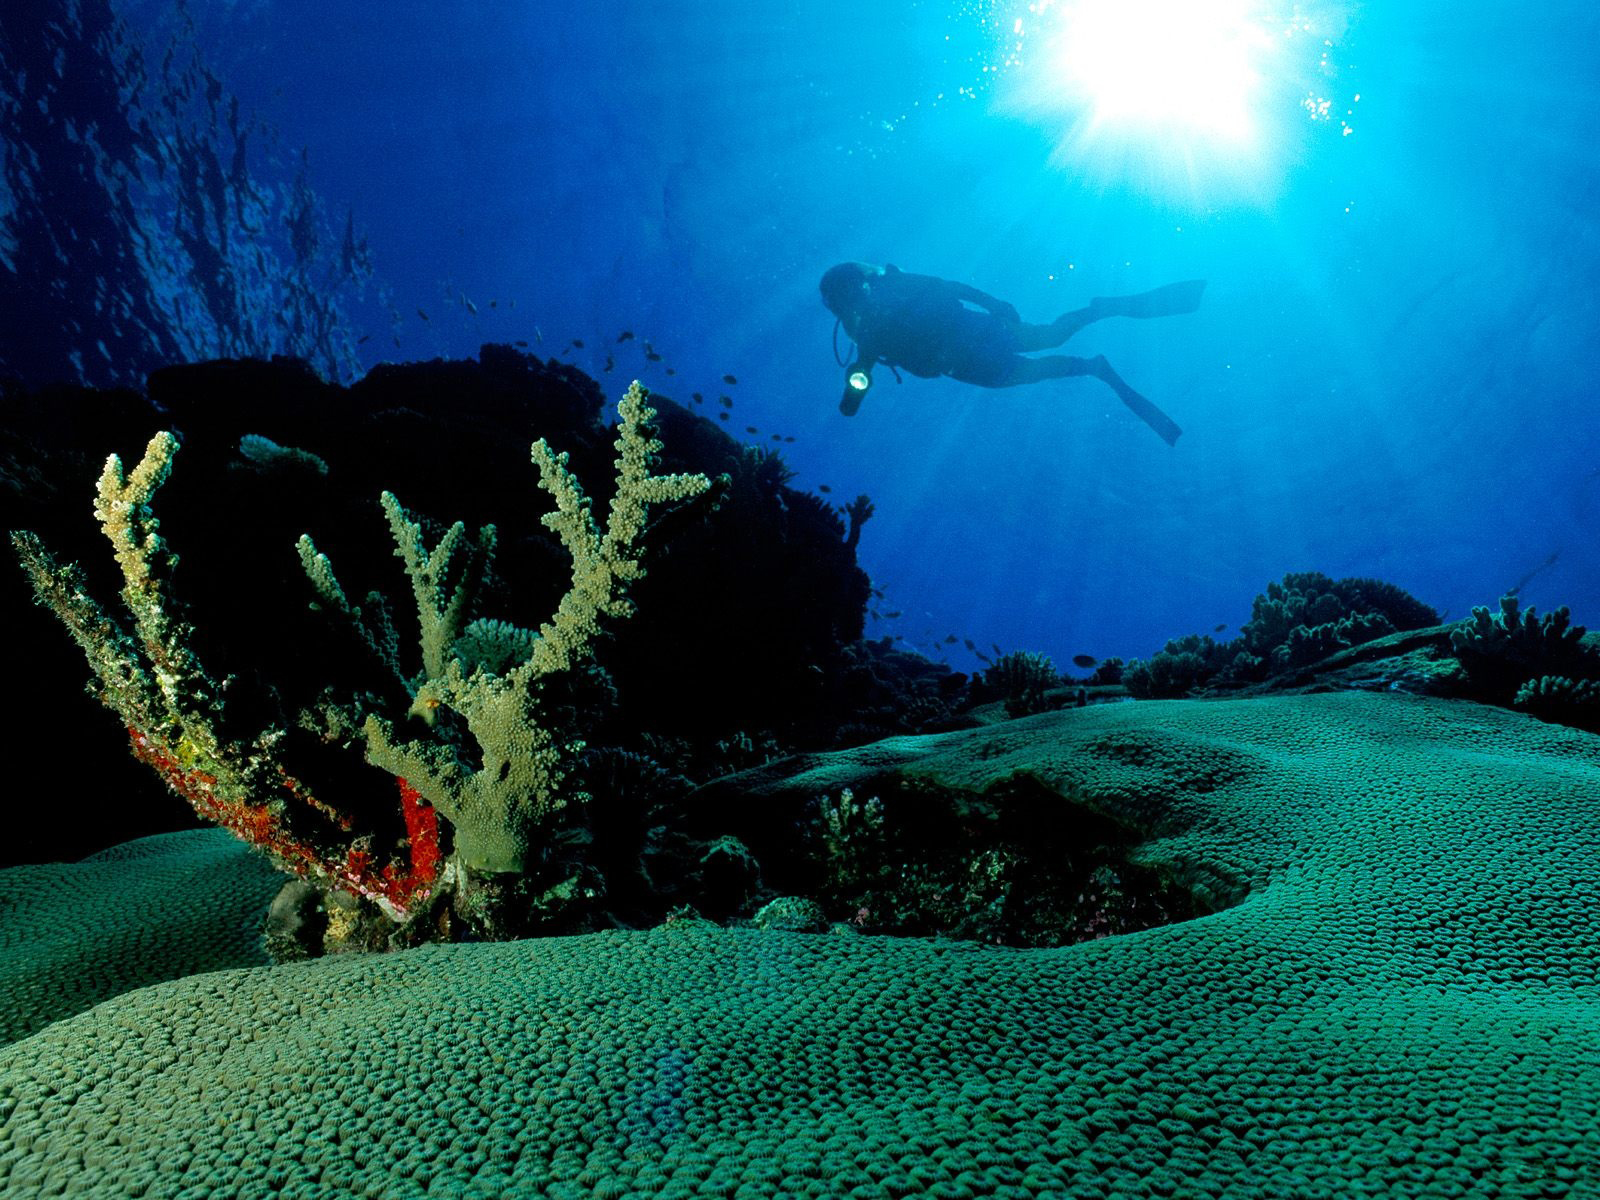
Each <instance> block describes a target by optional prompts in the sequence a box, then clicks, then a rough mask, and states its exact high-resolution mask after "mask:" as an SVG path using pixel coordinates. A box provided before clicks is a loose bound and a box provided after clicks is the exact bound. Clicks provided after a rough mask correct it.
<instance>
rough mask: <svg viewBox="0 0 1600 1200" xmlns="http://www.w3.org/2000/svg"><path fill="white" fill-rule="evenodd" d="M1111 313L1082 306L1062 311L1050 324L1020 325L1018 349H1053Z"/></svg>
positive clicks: (1017, 335)
mask: <svg viewBox="0 0 1600 1200" xmlns="http://www.w3.org/2000/svg"><path fill="white" fill-rule="evenodd" d="M1109 315H1110V314H1109V313H1096V312H1095V311H1094V310H1093V309H1088V308H1080V309H1077V310H1076V311H1074V312H1069V313H1062V314H1061V315H1060V316H1059V317H1057V318H1056V319H1055V320H1054V321H1051V322H1050V324H1048V325H1028V324H1023V325H1019V326H1018V327H1017V333H1016V338H1017V349H1018V350H1021V351H1023V352H1024V353H1026V352H1028V351H1030V350H1052V349H1054V348H1055V347H1057V346H1059V345H1061V343H1063V342H1065V341H1066V340H1067V339H1068V338H1070V337H1071V336H1072V335H1073V334H1075V333H1077V332H1078V330H1080V329H1082V328H1083V327H1084V326H1085V325H1087V324H1089V323H1090V322H1091V321H1098V320H1100V318H1101V317H1103V316H1109Z"/></svg>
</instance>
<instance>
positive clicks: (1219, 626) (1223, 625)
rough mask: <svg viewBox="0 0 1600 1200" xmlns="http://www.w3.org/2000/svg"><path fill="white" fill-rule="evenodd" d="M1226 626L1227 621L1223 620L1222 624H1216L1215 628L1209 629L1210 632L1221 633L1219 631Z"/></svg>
mask: <svg viewBox="0 0 1600 1200" xmlns="http://www.w3.org/2000/svg"><path fill="white" fill-rule="evenodd" d="M1227 627H1228V623H1227V622H1226V621H1224V622H1223V623H1222V624H1221V625H1218V626H1217V627H1216V628H1215V629H1213V630H1212V631H1211V632H1212V633H1221V632H1222V631H1223V630H1224V629H1226V628H1227Z"/></svg>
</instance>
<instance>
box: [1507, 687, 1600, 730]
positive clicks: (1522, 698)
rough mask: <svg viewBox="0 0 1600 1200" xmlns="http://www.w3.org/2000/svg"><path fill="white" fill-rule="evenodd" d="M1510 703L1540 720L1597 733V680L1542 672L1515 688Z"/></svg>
mask: <svg viewBox="0 0 1600 1200" xmlns="http://www.w3.org/2000/svg"><path fill="white" fill-rule="evenodd" d="M1511 703H1512V707H1514V708H1519V709H1521V710H1522V711H1523V712H1526V713H1531V714H1532V715H1533V716H1536V717H1538V718H1539V719H1540V720H1541V721H1549V722H1551V723H1552V724H1556V725H1570V726H1572V727H1573V728H1574V729H1587V730H1588V731H1589V732H1590V733H1600V681H1597V680H1594V679H1569V678H1567V677H1566V676H1565V675H1542V676H1540V677H1539V678H1538V679H1530V680H1528V682H1526V683H1524V684H1523V685H1522V686H1521V687H1520V688H1518V689H1517V694H1516V696H1515V697H1514V698H1513V699H1512V701H1511Z"/></svg>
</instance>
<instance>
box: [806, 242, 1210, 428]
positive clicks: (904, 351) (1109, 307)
mask: <svg viewBox="0 0 1600 1200" xmlns="http://www.w3.org/2000/svg"><path fill="white" fill-rule="evenodd" d="M1205 286H1206V284H1205V280H1203V279H1191V280H1188V281H1186V282H1184V283H1172V284H1168V285H1167V286H1166V287H1161V288H1157V289H1155V291H1153V292H1141V293H1140V294H1139V295H1136V296H1097V297H1095V298H1094V299H1093V300H1090V301H1089V307H1088V308H1080V309H1078V310H1076V311H1075V312H1069V313H1064V314H1063V315H1061V316H1059V317H1057V318H1056V319H1055V320H1054V321H1052V322H1050V323H1049V324H1048V325H1030V324H1028V323H1027V322H1026V321H1024V320H1023V319H1022V317H1021V316H1020V315H1018V313H1017V310H1016V309H1015V308H1014V307H1012V306H1011V305H1010V304H1007V303H1006V302H1005V301H1004V300H997V299H996V298H995V297H993V296H991V295H988V294H987V293H985V292H980V291H979V290H978V289H977V288H974V287H968V286H967V285H966V284H964V283H954V282H952V281H951V280H948V279H939V278H937V277H936V276H933V275H913V274H911V273H910V272H908V271H902V270H900V268H899V267H896V266H893V265H892V264H891V265H889V266H884V267H875V266H873V265H872V264H871V263H856V262H851V263H840V264H839V265H838V266H836V267H831V268H829V270H828V272H827V273H826V274H825V275H823V277H822V302H823V303H824V304H826V305H827V306H828V308H829V310H830V311H831V312H832V313H833V315H834V316H836V317H838V318H839V324H840V325H842V326H843V327H844V331H845V332H846V333H847V334H849V336H850V340H851V341H853V342H855V344H856V354H855V359H854V361H852V362H851V363H850V365H849V368H848V374H847V376H846V380H845V390H844V398H843V399H842V400H840V401H839V411H840V412H842V413H844V415H845V416H847V417H850V416H854V415H855V413H856V410H857V409H858V408H860V407H861V402H862V400H864V399H865V398H866V395H867V389H868V388H870V387H871V386H872V368H873V367H874V366H875V365H876V364H878V363H880V362H881V363H884V364H886V365H887V366H889V367H890V368H891V369H894V368H896V367H904V368H905V369H906V370H907V371H910V372H911V373H912V374H913V375H917V376H920V377H921V378H923V379H933V378H935V377H936V376H939V375H948V376H949V377H950V378H951V379H959V380H960V381H961V382H963V383H974V384H977V385H978V386H979V387H989V388H1001V387H1016V386H1017V385H1018V384H1023V383H1038V382H1039V381H1040V380H1042V379H1061V378H1064V377H1066V376H1069V375H1092V376H1094V377H1095V378H1096V379H1099V380H1102V381H1104V382H1105V383H1106V384H1108V385H1109V386H1110V388H1111V390H1112V391H1114V392H1116V394H1117V396H1118V397H1119V398H1120V399H1121V400H1122V402H1123V403H1124V404H1126V405H1127V406H1128V407H1129V408H1130V409H1132V410H1133V412H1134V414H1135V415H1136V416H1137V417H1138V418H1139V419H1140V420H1141V421H1143V422H1144V423H1145V424H1146V425H1148V426H1150V428H1151V429H1154V430H1155V431H1156V433H1158V434H1159V435H1160V436H1161V438H1162V440H1163V441H1165V442H1166V443H1167V445H1169V446H1172V445H1176V444H1177V441H1178V435H1179V434H1181V433H1182V432H1183V430H1181V429H1179V428H1178V426H1177V423H1176V422H1174V421H1173V419H1172V418H1171V417H1169V416H1167V414H1166V413H1164V412H1162V411H1161V410H1160V409H1159V408H1157V407H1156V406H1155V405H1154V404H1152V403H1150V401H1148V400H1146V399H1145V398H1144V397H1143V396H1141V395H1140V394H1139V393H1138V392H1136V391H1134V390H1133V389H1132V388H1131V387H1129V386H1128V385H1127V384H1126V383H1125V382H1123V379H1122V376H1120V375H1118V374H1117V373H1116V371H1114V370H1112V368H1111V364H1110V363H1108V362H1107V361H1106V360H1105V359H1104V358H1103V357H1100V356H1096V357H1094V358H1077V357H1075V356H1073V355H1068V354H1052V355H1049V356H1047V357H1044V358H1025V357H1024V355H1026V354H1027V353H1028V352H1030V351H1033V350H1049V349H1052V348H1053V347H1056V346H1059V345H1061V344H1062V343H1063V342H1065V341H1066V340H1067V339H1068V338H1070V337H1071V336H1072V335H1073V334H1075V333H1077V332H1078V330H1080V329H1082V328H1083V327H1084V326H1085V325H1088V324H1090V323H1091V322H1093V321H1099V320H1102V319H1104V318H1105V317H1165V316H1171V315H1173V314H1176V313H1187V312H1193V311H1194V310H1195V309H1196V308H1198V307H1199V306H1200V294H1201V293H1202V292H1203V291H1205ZM969 305H971V306H976V307H969ZM978 309H982V310H983V311H981V312H980V311H978Z"/></svg>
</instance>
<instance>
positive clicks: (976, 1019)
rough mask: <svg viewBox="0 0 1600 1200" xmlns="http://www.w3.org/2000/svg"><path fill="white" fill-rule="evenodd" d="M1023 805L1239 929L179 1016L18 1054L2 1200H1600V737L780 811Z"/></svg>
mask: <svg viewBox="0 0 1600 1200" xmlns="http://www.w3.org/2000/svg"><path fill="white" fill-rule="evenodd" d="M802 768H803V769H802ZM1022 778H1031V779H1034V780H1037V781H1039V783H1040V785H1041V786H1043V787H1044V788H1045V789H1047V791H1046V794H1045V795H1041V797H1040V800H1041V801H1045V800H1047V798H1048V796H1054V795H1059V794H1071V793H1073V792H1077V791H1082V792H1086V793H1087V794H1089V795H1090V796H1091V797H1092V799H1093V800H1094V801H1095V803H1096V804H1097V805H1099V806H1102V807H1103V808H1104V809H1105V811H1106V812H1107V813H1108V814H1111V815H1113V816H1115V817H1116V818H1117V819H1119V820H1122V821H1127V822H1130V823H1133V824H1136V825H1137V826H1138V827H1139V828H1140V829H1142V830H1144V831H1145V833H1144V836H1143V839H1142V843H1141V845H1140V847H1139V851H1138V856H1139V858H1140V859H1141V860H1142V861H1146V862H1149V863H1151V864H1157V865H1161V864H1164V865H1166V866H1167V867H1169V868H1170V869H1171V870H1173V871H1174V872H1178V873H1180V874H1181V877H1182V878H1183V879H1184V880H1185V881H1186V882H1187V883H1188V884H1189V886H1191V887H1193V888H1195V889H1196V890H1197V891H1198V890H1201V889H1205V890H1207V891H1211V892H1214V893H1216V895H1217V896H1218V897H1219V900H1220V901H1221V906H1220V907H1217V906H1209V905H1208V907H1217V910H1216V911H1211V912H1208V913H1207V914H1206V915H1205V916H1203V917H1201V918H1200V919H1198V920H1190V921H1183V922H1179V923H1175V924H1169V925H1166V926H1164V927H1160V928H1151V929H1145V930H1144V931H1142V932H1140V933H1137V934H1135V935H1133V936H1115V937H1106V938H1102V939H1100V940H1096V941H1091V942H1087V943H1083V944H1079V945H1073V946H1067V947H1061V948H1052V949H1047V950H1017V949H1011V948H993V949H991V948H985V947H982V946H979V945H975V944H973V943H971V942H953V941H948V940H944V941H940V940H935V939H910V938H890V937H876V936H867V937H829V936H801V935H797V934H784V933H779V932H761V931H758V930H754V929H718V928H714V927H711V926H708V925H706V924H704V923H700V922H693V921H675V922H673V923H672V924H671V925H669V926H668V927H666V928H661V929H652V930H648V931H612V932H606V933H602V934H596V935H592V936H588V937H563V938H530V939H524V940H521V941H516V942H509V943H505V944H499V945H484V944H462V945H452V946H432V947H424V948H421V949H419V950H417V951H415V952H413V953H409V954H405V955H344V956H338V957H333V958H326V959H322V960H319V961H317V962H313V963H306V964H299V965H295V966H292V967H285V968H270V969H269V968H256V969H253V970H232V971H225V972H218V973H213V974H208V975H199V976H194V977H190V978H187V979H182V980H177V981H174V982H169V983H162V984H158V985H156V986H153V987H143V988H140V989H138V990H136V991H132V992H130V993H128V994H127V995H124V996H121V997H119V998H117V999H114V1000H111V1001H109V1002H108V1003H103V1004H100V1005H98V1006H97V1007H95V1008H93V1009H91V1010H89V1011H87V1012H84V1013H82V1014H80V1015H79V1016H76V1017H74V1018H72V1019H71V1020H69V1021H63V1022H60V1023H58V1024H55V1025H52V1026H50V1027H48V1028H45V1029H43V1030H41V1031H39V1032H38V1033H36V1034H35V1035H33V1036H32V1037H30V1038H29V1039H27V1040H26V1041H25V1042H21V1043H18V1044H17V1045H15V1046H12V1047H10V1048H9V1049H7V1050H5V1051H0V1191H4V1192H5V1193H6V1195H8V1196H10V1195H17V1196H33V1195H40V1194H56V1193H61V1194H67V1195H75V1196H76V1195H92V1196H105V1197H120V1196H128V1195H143V1196H179V1195H196V1196H199V1195H227V1196H241V1197H245V1196H252V1197H254V1196H268V1195H272V1194H279V1195H284V1196H312V1195H327V1196H332V1195H339V1196H361V1195H367V1196H385V1197H396V1198H410V1197H423V1196H440V1195H449V1196H456V1197H461V1198H463V1200H491V1198H498V1197H506V1196H550V1197H568V1196H571V1197H593V1196H599V1197H620V1196H630V1197H631V1196H638V1197H660V1198H662V1200H667V1198H669V1197H674V1198H682V1197H692V1196H711V1195H716V1196H729V1197H732V1196H762V1197H778V1196H797V1197H798V1196H824V1195H826V1196H841V1197H843V1196H848V1195H852V1194H853V1195H856V1196H860V1197H867V1196H885V1195H887V1196H916V1197H924V1196H926V1197H937V1196H948V1197H956V1196H986V1197H988V1196H993V1197H1016V1198H1018V1200H1021V1198H1023V1197H1033V1198H1043V1197H1073V1198H1078V1200H1114V1198H1116V1200H1120V1198H1123V1197H1130V1198H1131V1197H1228V1198H1230V1200H1232V1198H1236V1197H1237V1198H1241V1200H1243V1198H1269V1197H1270V1198H1276V1197H1297V1198H1298V1197H1304V1198H1305V1200H1313V1198H1316V1200H1330V1198H1334V1197H1347V1196H1348V1197H1357V1196H1368V1197H1372V1196H1377V1197H1396V1198H1403V1200H1423V1198H1428V1200H1433V1198H1440V1200H1442V1198H1444V1197H1482V1198H1488V1197H1494V1198H1496V1200H1502V1198H1503V1200H1533V1198H1535V1197H1543V1198H1547V1200H1585V1198H1590V1197H1594V1196H1596V1195H1600V1142H1597V1140H1596V1136H1595V1131H1596V1129H1597V1128H1600V1062H1597V1061H1596V1056H1595V1051H1594V1048H1595V1046H1597V1045H1600V1004H1597V998H1600V908H1597V906H1596V905H1595V904H1594V897H1595V896H1596V895H1600V859H1597V857H1596V855H1595V852H1594V844H1595V837H1594V830H1595V829H1596V828H1600V739H1596V738H1594V737H1592V736H1589V735H1586V734H1580V733H1577V732H1574V731H1570V730H1564V729H1560V728H1557V727H1554V726H1547V725H1539V724H1537V723H1536V722H1533V721H1530V720H1528V719H1527V718H1525V717H1520V716H1518V715H1516V714H1513V713H1509V712H1502V711H1497V710H1495V709H1492V708H1485V707H1483V706H1481V705H1477V704H1468V703H1462V702H1458V701H1444V700H1436V699H1423V698H1417V697H1411V696H1402V695H1394V694H1387V693H1383V694H1374V693H1342V694H1326V695H1310V696H1273V697H1265V698H1259V699H1251V700H1243V701H1219V702H1207V703H1190V702H1171V703H1148V704H1120V705H1111V704H1108V705H1097V706H1093V707H1090V708H1088V709H1086V710H1082V711H1071V712H1065V713H1059V714H1053V715H1046V716H1042V717H1038V718H1035V719H1034V720H1032V721H1029V722H1026V723H1021V724H1019V723H1017V722H1009V723H1005V724H1000V725H994V726H989V727H986V728H984V729H979V730H971V731H966V732H960V733H952V734H944V735H939V736H938V737H935V738H915V739H913V738H897V739H893V740H892V741H890V742H886V743H882V744H879V745H876V746H872V747H868V748H863V749H861V750H858V751H854V752H847V753H843V754H835V755H827V756H816V757H814V758H811V759H808V760H805V761H804V762H803V763H799V764H790V766H789V768H788V778H786V779H785V780H784V782H783V784H782V787H781V789H780V790H765V791H763V792H762V793H760V795H759V796H758V799H759V800H760V801H761V802H763V803H781V801H782V797H783V796H785V795H787V796H790V797H792V798H794V799H795V800H796V801H797V802H798V801H799V800H801V799H803V798H812V797H815V796H816V795H818V794H820V793H821V792H824V791H828V792H832V793H834V794H837V793H838V791H839V790H840V789H841V788H842V787H853V788H855V789H857V791H858V794H862V795H867V794H872V790H873V789H876V788H879V787H883V788H884V789H885V791H884V795H885V796H889V795H903V794H905V792H904V788H903V785H904V784H905V783H912V784H919V783H926V782H927V781H929V780H935V779H936V780H939V781H942V786H943V787H945V788H948V789H950V790H951V791H952V792H953V793H956V794H963V795H967V796H982V795H984V794H986V793H989V792H991V791H992V790H994V789H998V788H1004V787H1007V786H1011V784H1012V783H1013V782H1014V781H1016V780H1018V779H1022ZM1047 815H1048V810H1047ZM1105 883H1106V884H1112V881H1109V880H1107V881H1105ZM1097 886H1100V883H1099V882H1098V881H1097ZM113 1118H115V1120H113Z"/></svg>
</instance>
